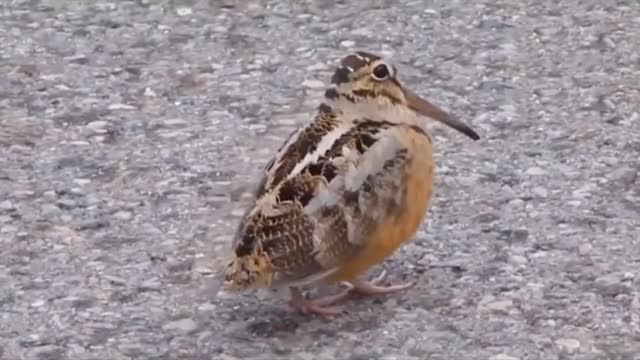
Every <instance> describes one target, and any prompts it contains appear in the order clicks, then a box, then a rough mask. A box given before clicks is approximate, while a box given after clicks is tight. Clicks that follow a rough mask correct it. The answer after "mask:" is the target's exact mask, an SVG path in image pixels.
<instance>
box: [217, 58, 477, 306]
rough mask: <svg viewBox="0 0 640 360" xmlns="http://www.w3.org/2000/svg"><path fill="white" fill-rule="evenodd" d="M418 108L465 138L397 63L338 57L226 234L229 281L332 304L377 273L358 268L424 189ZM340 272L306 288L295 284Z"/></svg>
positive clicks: (383, 290) (405, 228) (425, 159)
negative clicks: (301, 122)
mask: <svg viewBox="0 0 640 360" xmlns="http://www.w3.org/2000/svg"><path fill="white" fill-rule="evenodd" d="M426 119H433V120H437V121H439V122H442V123H444V124H446V125H448V126H450V127H452V128H454V129H457V130H458V131H460V132H462V133H464V134H465V135H467V136H469V137H470V138H472V139H474V140H477V139H479V136H478V134H476V132H474V131H473V130H472V129H470V128H469V127H468V126H467V125H465V124H464V123H462V122H460V121H459V120H457V119H455V118H454V117H452V116H450V115H449V114H447V113H446V112H444V111H443V110H441V109H439V108H438V107H436V106H435V105H433V104H431V103H430V102H428V101H427V100H425V99H423V98H421V97H419V96H418V95H416V94H415V93H414V92H412V91H411V90H409V89H407V88H405V87H404V86H403V85H402V84H401V83H400V81H399V80H398V78H397V70H396V67H395V66H394V65H392V64H390V63H387V62H386V61H385V60H384V59H382V58H381V57H379V56H377V55H374V54H371V53H367V52H363V51H358V52H356V53H353V54H350V55H348V56H346V57H344V58H343V59H342V60H341V61H340V66H339V67H338V68H337V69H336V71H335V73H334V74H333V77H332V78H331V86H330V87H328V88H327V90H326V91H325V94H324V99H323V102H322V104H321V105H320V106H319V107H318V111H317V114H316V115H315V117H314V119H313V121H311V122H310V123H308V124H306V125H305V126H303V127H301V128H300V129H298V130H296V131H295V132H294V133H293V134H292V135H291V136H290V137H289V138H288V139H287V140H286V141H285V142H284V144H283V145H282V146H281V147H280V149H278V151H277V152H276V154H275V156H274V157H273V159H272V160H271V162H270V163H269V164H268V165H267V166H266V168H265V170H264V174H263V176H262V179H261V181H260V183H259V186H258V189H257V193H256V198H255V200H254V202H253V204H252V206H251V207H250V208H249V209H248V210H247V212H246V214H245V215H244V218H243V219H242V221H241V223H240V225H239V228H238V231H237V233H236V235H235V237H234V240H233V256H232V259H231V260H230V261H229V262H228V264H227V265H226V270H225V271H226V272H225V289H226V290H229V291H243V290H255V289H260V288H271V287H277V288H280V287H284V288H288V289H289V291H290V301H289V303H290V304H291V305H292V306H293V307H295V308H296V309H298V310H300V311H302V312H304V313H314V314H319V315H336V314H339V313H340V312H341V311H342V307H340V306H339V305H338V304H339V303H340V302H342V301H343V300H344V299H346V298H347V297H348V296H349V295H350V294H352V293H358V294H364V295H374V294H387V293H394V292H398V291H403V290H406V289H409V288H410V287H412V286H413V285H414V283H406V284H396V285H386V286H385V285H381V283H382V281H383V280H384V275H385V272H384V271H383V273H382V275H380V276H379V277H377V278H376V279H374V280H372V281H367V280H366V279H364V274H365V273H366V272H367V270H369V269H370V268H371V267H372V266H374V265H376V264H379V263H381V262H383V261H384V260H385V259H386V258H388V257H389V256H391V255H392V254H393V253H394V251H395V250H397V249H398V248H399V247H400V246H401V245H402V244H403V243H404V242H406V241H407V240H409V239H410V238H412V237H413V235H414V234H415V232H416V231H417V230H418V228H419V226H420V224H421V223H422V222H423V220H424V218H425V215H426V213H427V209H428V206H429V203H430V201H431V197H432V192H433V183H434V167H435V165H434V162H433V156H432V144H431V138H430V136H429V134H428V133H427V131H426V130H427V127H426ZM320 282H324V283H325V284H336V283H338V282H342V283H346V284H348V288H347V289H346V290H344V291H342V292H340V293H337V294H335V295H330V296H325V297H322V298H318V299H314V300H309V299H307V298H306V297H305V296H304V295H303V294H302V292H301V291H300V287H302V286H306V285H312V284H318V283H320Z"/></svg>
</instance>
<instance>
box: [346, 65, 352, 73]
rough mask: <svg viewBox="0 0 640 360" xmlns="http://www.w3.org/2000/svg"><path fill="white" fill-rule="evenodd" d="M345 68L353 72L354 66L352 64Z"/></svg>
mask: <svg viewBox="0 0 640 360" xmlns="http://www.w3.org/2000/svg"><path fill="white" fill-rule="evenodd" d="M345 68H347V70H349V72H353V71H354V70H353V68H352V67H351V66H345Z"/></svg>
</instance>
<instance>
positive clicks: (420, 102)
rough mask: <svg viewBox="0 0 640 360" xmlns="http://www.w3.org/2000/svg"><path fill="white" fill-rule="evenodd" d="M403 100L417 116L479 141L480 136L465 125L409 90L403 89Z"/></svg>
mask: <svg viewBox="0 0 640 360" xmlns="http://www.w3.org/2000/svg"><path fill="white" fill-rule="evenodd" d="M405 98H406V99H407V105H408V106H409V107H410V108H411V109H413V110H414V111H415V112H417V113H418V114H421V115H424V116H426V117H429V118H431V119H434V120H437V121H440V122H441V123H444V124H446V125H448V126H450V127H452V128H454V129H456V130H458V131H460V132H461V133H463V134H465V135H467V136H468V137H470V138H472V139H473V140H478V139H480V136H479V135H478V134H477V133H476V132H475V131H473V130H472V129H471V128H470V127H468V126H467V125H466V124H465V123H463V122H462V121H460V120H458V119H456V118H454V117H452V116H451V115H449V114H447V113H446V112H444V111H443V110H441V109H440V108H438V107H437V106H435V105H433V104H432V103H430V102H428V101H427V100H425V99H423V98H421V97H420V96H418V95H416V94H415V93H414V92H412V91H411V90H406V89H405Z"/></svg>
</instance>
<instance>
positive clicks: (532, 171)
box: [525, 166, 547, 176]
mask: <svg viewBox="0 0 640 360" xmlns="http://www.w3.org/2000/svg"><path fill="white" fill-rule="evenodd" d="M546 173H547V172H546V171H545V170H544V169H542V168H540V167H537V166H534V167H530V168H528V169H527V171H525V174H527V175H532V176H540V175H545V174H546Z"/></svg>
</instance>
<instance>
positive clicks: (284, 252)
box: [235, 120, 414, 284]
mask: <svg viewBox="0 0 640 360" xmlns="http://www.w3.org/2000/svg"><path fill="white" fill-rule="evenodd" d="M313 124H314V123H312V124H311V125H310V126H308V127H307V128H303V129H302V130H300V131H299V132H298V133H297V134H294V135H293V136H292V138H291V139H290V140H289V141H288V142H287V143H288V144H287V143H285V145H284V146H283V147H282V148H281V149H280V151H279V153H280V157H276V160H275V161H274V162H273V164H271V166H270V167H269V168H268V169H267V170H266V176H265V178H266V180H265V182H264V183H265V184H264V185H263V187H262V191H261V192H259V194H260V197H259V198H258V199H257V201H256V204H255V206H254V207H253V209H251V210H250V212H249V213H248V214H247V217H246V218H245V220H244V221H243V224H242V226H241V228H240V229H239V233H238V236H237V238H238V241H237V243H236V247H235V251H236V255H237V256H242V255H243V254H245V255H248V254H249V253H251V252H252V251H254V250H255V249H256V248H257V249H259V250H260V252H262V253H264V254H265V255H266V257H267V258H268V259H269V262H270V264H271V267H272V271H273V280H274V282H276V283H286V284H293V283H296V284H299V283H307V282H313V281H315V280H317V279H320V278H322V277H324V276H327V275H330V274H331V273H332V272H333V271H335V270H336V268H337V267H338V266H339V265H340V264H341V263H342V262H343V261H345V260H346V259H348V258H349V257H351V256H354V255H355V254H357V252H358V251H359V250H361V249H362V248H363V246H365V242H366V239H367V238H368V232H369V231H372V230H373V228H374V227H373V225H374V224H375V223H376V222H378V221H380V220H381V219H383V218H385V217H387V216H389V214H390V213H392V212H393V211H394V209H397V208H398V207H400V206H402V204H403V203H404V201H405V200H406V193H405V192H404V191H402V189H403V174H402V170H403V169H404V167H405V165H406V163H407V157H408V150H409V148H408V146H407V144H406V142H405V141H404V140H403V137H402V136H403V134H402V132H403V131H407V130H406V128H407V126H403V125H394V124H391V123H381V122H374V121H367V120H361V121H354V122H352V123H349V124H345V123H339V122H336V123H335V124H332V123H329V122H328V124H329V125H327V124H325V126H324V127H322V126H319V125H317V124H316V125H313ZM409 131H414V130H409ZM318 133H323V135H321V136H319V138H317V139H314V137H312V136H309V134H316V136H317V134H318ZM305 134H306V136H305ZM305 142H306V144H307V147H306V148H307V151H306V152H302V151H299V150H298V149H301V148H302V146H301V145H300V144H301V143H305ZM310 143H311V144H315V145H309V144H310ZM287 156H289V157H290V158H287Z"/></svg>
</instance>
